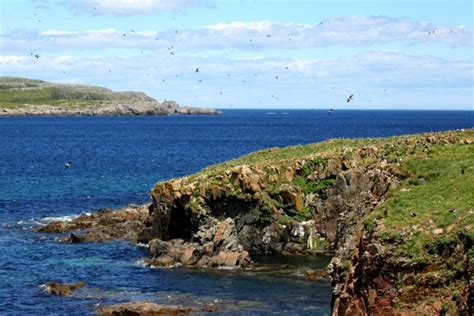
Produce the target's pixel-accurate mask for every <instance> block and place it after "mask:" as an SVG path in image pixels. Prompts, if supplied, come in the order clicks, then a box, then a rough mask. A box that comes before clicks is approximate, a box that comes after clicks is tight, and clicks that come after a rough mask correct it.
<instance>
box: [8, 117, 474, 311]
mask: <svg viewBox="0 0 474 316" xmlns="http://www.w3.org/2000/svg"><path fill="white" fill-rule="evenodd" d="M473 126H474V112H472V111H336V112H334V113H333V114H332V115H328V114H327V112H326V111H319V110H226V111H224V115H222V116H171V117H3V118H0V249H1V252H0V263H1V264H0V313H2V314H58V315H63V314H69V315H70V314H88V313H91V312H92V311H93V309H94V308H95V306H96V305H97V304H105V303H113V302H122V301H129V300H138V299H147V300H151V301H156V302H162V303H167V304H170V303H171V304H173V303H183V304H184V305H187V303H189V302H194V303H196V302H197V303H199V302H200V303H203V304H207V303H215V304H224V305H225V306H228V308H227V309H225V310H224V311H223V313H226V312H228V313H231V314H232V313H236V312H245V313H247V314H272V313H275V314H311V315H318V314H324V313H328V312H329V309H330V307H329V304H330V299H331V287H330V285H329V284H328V283H327V282H308V281H304V280H303V279H302V278H298V277H295V276H294V274H292V273H288V274H284V273H283V274H281V273H279V274H274V273H271V272H249V271H245V272H238V273H237V272H229V271H206V270H190V269H184V268H177V269H149V268H145V267H143V266H142V265H141V264H140V261H139V260H140V259H142V258H144V257H146V255H147V251H146V250H144V249H141V248H138V247H136V246H134V245H131V244H129V243H127V242H123V241H116V242H107V243H88V244H72V245H71V244H58V243H56V242H55V237H57V236H54V235H45V234H39V233H35V232H33V231H32V228H33V227H36V226H37V225H39V224H41V223H44V222H46V221H48V219H50V218H56V217H64V216H70V215H77V214H80V213H81V212H92V211H94V210H97V209H99V208H102V207H120V206H124V205H127V204H130V203H143V202H147V201H148V199H149V197H148V192H149V190H150V188H152V187H153V185H154V184H155V183H156V182H157V181H160V180H165V179H169V178H173V177H179V176H183V175H187V174H190V173H193V172H196V171H198V170H200V169H202V168H204V167H206V166H208V165H210V164H214V163H218V162H222V161H225V160H228V159H231V158H235V157H238V156H241V155H244V154H246V153H249V152H251V151H254V150H258V149H262V148H268V147H276V146H280V147H281V146H288V145H296V144H307V143H313V142H318V141H322V140H325V139H328V138H341V137H344V138H353V137H382V136H390V135H400V134H408V133H418V132H428V131H442V130H449V129H459V128H472V127H473ZM67 161H72V162H73V167H72V168H70V169H67V170H65V169H64V163H65V162H67ZM267 261H268V260H267ZM327 261H328V259H327V258H315V259H314V262H311V263H310V265H312V266H314V267H322V266H324V265H325V264H327ZM78 280H84V281H86V282H87V284H88V290H82V291H79V292H78V294H77V296H76V297H74V298H64V297H53V296H50V295H47V294H45V293H44V292H43V291H42V289H41V288H40V287H39V285H41V284H43V283H45V282H48V281H59V282H75V281H78Z"/></svg>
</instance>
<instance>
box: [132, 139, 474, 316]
mask: <svg viewBox="0 0 474 316" xmlns="http://www.w3.org/2000/svg"><path fill="white" fill-rule="evenodd" d="M472 140H473V131H472V130H469V131H467V132H447V133H441V134H430V135H417V136H407V137H398V138H392V139H386V140H380V139H379V140H356V141H345V140H337V141H330V142H326V143H323V144H321V145H312V146H306V147H295V148H289V149H284V150H278V149H271V150H265V151H261V152H257V153H254V154H252V155H250V156H246V157H242V158H241V159H237V160H235V161H231V162H228V163H226V164H223V165H217V166H213V167H210V168H208V169H205V170H203V171H202V172H200V173H198V174H196V175H192V176H189V177H185V178H182V179H177V180H172V181H167V182H161V183H158V184H157V185H156V186H155V188H154V189H153V190H152V193H151V196H152V202H153V205H152V207H151V213H150V214H151V217H152V224H151V225H150V227H148V228H146V229H145V230H144V231H143V232H142V233H141V234H139V240H141V241H142V242H150V245H152V246H151V256H152V258H153V259H152V260H151V261H152V262H153V260H155V261H154V263H152V264H158V265H160V264H161V265H163V264H165V265H170V264H173V263H177V262H179V263H184V264H188V265H198V266H221V265H229V266H234V265H235V266H248V265H250V264H251V258H250V257H251V255H249V253H250V254H252V253H271V254H314V253H323V254H328V255H332V256H333V259H332V261H331V264H330V265H329V267H328V272H329V274H330V277H331V280H332V283H333V285H334V300H333V303H334V306H333V307H334V314H337V315H347V314H357V313H359V314H367V313H372V314H380V313H388V314H394V313H395V314H396V313H402V312H403V311H410V310H414V309H415V308H416V310H417V311H419V312H422V313H423V312H424V313H431V312H437V313H439V312H443V311H456V313H467V312H468V310H469V308H470V307H469V304H468V297H469V291H468V289H469V271H470V270H469V269H471V268H470V265H469V259H468V256H469V254H468V253H469V252H471V253H472V229H471V228H472V227H473V226H472V221H473V213H474V208H473V203H472V201H474V199H471V198H472V193H469V190H468V191H463V192H464V193H459V194H463V196H460V197H459V196H451V198H449V200H451V201H453V200H457V199H461V200H465V201H467V202H466V203H461V204H459V206H460V208H458V209H457V210H455V211H453V210H452V208H449V205H451V202H449V201H448V200H446V199H445V200H444V201H441V202H443V203H445V204H446V205H444V204H438V205H435V206H430V205H428V208H429V207H431V208H432V211H433V212H434V213H433V214H431V213H430V212H429V211H427V212H426V213H424V212H425V206H423V205H424V204H427V203H428V204H429V203H431V202H433V201H426V200H423V199H424V198H426V197H423V196H420V197H419V198H420V200H419V201H418V202H416V197H415V204H410V203H408V204H407V205H415V207H418V208H415V209H411V208H409V207H411V206H407V205H404V203H403V200H399V197H398V196H397V194H403V192H410V191H411V190H414V191H416V190H418V191H420V188H424V186H426V188H430V186H435V187H436V186H437V185H442V183H441V182H440V183H436V181H441V180H443V179H444V178H443V177H444V175H443V176H440V175H439V174H442V173H443V172H444V171H442V170H440V171H436V170H432V169H431V171H430V170H429V168H430V163H435V164H436V166H437V167H438V168H439V167H440V166H441V165H442V164H443V163H447V166H449V165H450V164H452V163H451V162H450V161H449V159H451V158H450V157H449V156H450V154H449V153H450V150H451V149H454V148H456V150H454V151H458V152H457V153H456V154H455V155H456V157H457V159H460V160H459V163H461V164H463V163H468V164H469V162H468V161H467V160H469V161H470V160H472V157H470V158H469V155H468V154H469V153H470V154H472V153H473V147H472V145H471V143H472ZM443 155H445V156H443ZM441 162H442V163H441ZM411 163H413V164H420V168H422V169H423V168H428V171H429V172H428V174H422V171H420V170H418V171H416V167H413V166H410V164H411ZM423 164H427V165H426V166H425V165H423ZM451 167H453V166H451ZM410 168H414V169H415V170H411V169H410ZM446 168H448V167H446ZM453 168H456V172H457V173H458V174H459V176H456V177H461V178H460V179H461V181H464V183H463V185H464V186H467V187H468V188H473V186H474V181H473V177H472V170H471V169H470V168H468V169H469V171H468V170H467V169H466V168H465V167H463V168H464V169H463V170H462V174H461V171H460V170H461V168H460V169H457V168H458V167H453ZM446 170H447V169H446ZM446 170H445V171H446ZM417 172H418V173H417ZM433 172H435V173H438V175H437V176H436V177H437V178H436V179H435V177H433V179H430V178H429V177H430V174H431V173H433ZM446 176H447V177H448V178H449V177H451V175H450V174H449V172H448V174H447V175H446ZM443 181H444V180H443ZM426 188H425V189H426ZM439 191H443V190H439ZM441 193H442V192H441ZM442 194H444V193H442ZM453 194H458V193H456V192H455V191H453ZM464 194H467V196H466V195H464ZM394 195H395V197H394ZM441 199H443V197H441ZM434 200H436V199H434ZM394 201H395V202H394ZM441 202H439V203H441ZM393 203H395V204H396V205H395V206H393V205H392V204H393ZM417 203H418V204H419V205H417ZM435 203H436V202H435ZM455 204H456V203H455ZM453 205H454V204H453ZM439 208H441V209H442V210H444V212H445V213H447V214H448V215H449V214H455V216H454V217H453V218H450V219H445V218H444V217H448V215H446V214H444V213H442V218H441V219H440V218H438V217H437V216H438V215H436V214H437V212H438V209H439ZM387 209H388V210H389V211H387ZM450 209H451V213H449V212H450ZM415 212H416V213H418V214H415ZM440 212H441V211H440ZM453 212H454V213H453ZM410 214H411V215H410ZM435 215H436V216H435ZM445 215H446V216H445ZM392 217H393V218H392ZM405 219H407V220H405ZM425 220H426V222H425ZM440 220H442V221H448V222H446V223H444V222H440ZM394 223H395V224H396V225H395V224H394ZM466 224H468V226H467V227H466ZM469 225H471V226H469ZM224 226H225V228H224ZM469 230H471V232H470V233H469V232H468V231H469ZM223 231H225V232H224V233H223ZM448 231H449V234H448ZM216 234H218V235H219V238H217V240H218V241H219V242H217V243H216V242H215V241H216V237H215V236H216ZM448 235H449V236H448ZM176 241H178V242H176ZM163 243H164V244H163ZM176 243H178V244H179V245H180V246H178V247H177V246H176ZM157 245H158V246H157ZM190 245H192V247H191V248H192V250H189V247H190ZM160 247H161V248H160ZM179 247H181V250H179V251H178V253H175V250H176V249H177V248H179ZM165 248H166V249H165ZM170 249H173V250H170ZM186 251H188V255H187V257H186V256H184V255H183V253H185V252H186ZM191 254H192V256H191ZM190 256H191V257H192V259H191V260H190V259H189V258H190ZM182 257H185V259H184V260H182V259H181V258H182ZM217 257H219V258H220V259H216V258H217ZM229 257H232V258H234V260H231V259H229V260H227V261H226V260H225V258H229ZM447 259H449V260H450V261H449V263H446V260H447ZM453 271H454V272H453ZM445 272H449V273H445ZM443 273H444V275H443ZM453 293H454V294H453ZM448 296H449V297H448ZM447 299H449V301H448V302H446V300H447ZM418 306H421V307H418Z"/></svg>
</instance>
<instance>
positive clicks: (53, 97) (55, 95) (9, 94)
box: [0, 77, 133, 109]
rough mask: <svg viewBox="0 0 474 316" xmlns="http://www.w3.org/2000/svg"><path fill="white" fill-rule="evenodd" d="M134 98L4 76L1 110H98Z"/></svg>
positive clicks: (109, 91) (98, 88)
mask: <svg viewBox="0 0 474 316" xmlns="http://www.w3.org/2000/svg"><path fill="white" fill-rule="evenodd" d="M119 99H122V100H123V99H128V100H133V96H127V94H124V93H114V92H113V91H111V90H108V89H105V88H101V87H93V86H79V85H60V84H52V83H48V82H45V81H40V80H32V79H25V78H14V77H0V108H7V109H17V108H23V107H28V106H29V105H42V104H48V105H52V106H61V107H66V108H67V107H75V108H95V107H98V106H101V105H106V104H108V103H109V102H111V101H114V100H119Z"/></svg>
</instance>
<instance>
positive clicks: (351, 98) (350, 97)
mask: <svg viewBox="0 0 474 316" xmlns="http://www.w3.org/2000/svg"><path fill="white" fill-rule="evenodd" d="M353 98H354V95H353V94H351V95H350V96H349V97H348V98H347V103H349V102H351V101H352V100H353Z"/></svg>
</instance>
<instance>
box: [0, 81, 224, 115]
mask: <svg viewBox="0 0 474 316" xmlns="http://www.w3.org/2000/svg"><path fill="white" fill-rule="evenodd" d="M171 114H208V115H213V114H220V112H219V111H217V110H214V109H201V108H192V107H180V106H179V105H178V104H177V103H176V102H174V101H164V102H158V101H157V100H155V99H153V98H151V97H149V96H147V95H146V94H144V93H142V92H114V91H112V90H109V89H106V88H102V87H96V86H84V85H68V84H56V83H50V82H46V81H41V80H32V79H25V78H14V77H0V116H20V115H48V116H51V115H55V116H56V115H58V116H82V115H86V116H91V115H171Z"/></svg>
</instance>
